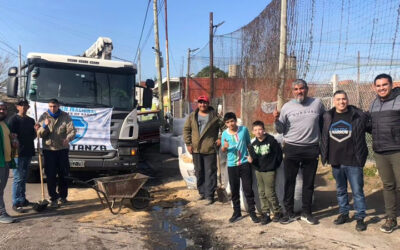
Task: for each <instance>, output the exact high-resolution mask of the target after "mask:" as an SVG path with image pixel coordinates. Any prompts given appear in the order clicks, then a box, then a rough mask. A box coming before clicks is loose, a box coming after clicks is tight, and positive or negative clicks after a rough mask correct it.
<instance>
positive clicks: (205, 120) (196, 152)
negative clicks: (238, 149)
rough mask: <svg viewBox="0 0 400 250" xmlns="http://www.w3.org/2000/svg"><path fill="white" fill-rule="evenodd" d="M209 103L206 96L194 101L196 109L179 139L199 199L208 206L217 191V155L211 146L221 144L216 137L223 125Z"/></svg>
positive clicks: (212, 201)
mask: <svg viewBox="0 0 400 250" xmlns="http://www.w3.org/2000/svg"><path fill="white" fill-rule="evenodd" d="M209 104H210V101H209V99H208V97H207V96H200V97H199V98H197V109H196V110H195V111H193V112H192V113H191V114H190V115H189V117H188V118H187V120H186V122H185V125H184V127H183V139H184V141H185V144H186V147H187V150H188V151H189V153H191V154H192V155H193V164H194V168H195V175H196V178H197V190H198V192H199V195H200V198H199V199H200V200H204V199H207V200H208V204H209V205H211V204H213V203H214V201H215V200H214V193H215V190H216V189H217V155H216V154H217V153H218V152H216V150H215V148H216V147H215V146H218V147H219V146H220V145H221V141H220V139H219V138H218V137H219V132H220V131H221V130H222V128H223V126H224V123H223V121H222V120H221V118H220V117H219V116H218V114H217V113H216V111H215V110H214V108H212V107H211V106H209Z"/></svg>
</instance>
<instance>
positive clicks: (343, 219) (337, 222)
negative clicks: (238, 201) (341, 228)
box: [333, 214, 349, 225]
mask: <svg viewBox="0 0 400 250" xmlns="http://www.w3.org/2000/svg"><path fill="white" fill-rule="evenodd" d="M348 220H349V214H339V216H338V217H337V218H336V220H334V221H333V224H335V225H342V224H344V223H346V222H347V221H348Z"/></svg>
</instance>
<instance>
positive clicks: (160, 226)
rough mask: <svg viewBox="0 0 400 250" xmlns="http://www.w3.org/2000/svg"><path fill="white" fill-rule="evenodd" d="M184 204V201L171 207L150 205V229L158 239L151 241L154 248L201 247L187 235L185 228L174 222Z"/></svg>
mask: <svg viewBox="0 0 400 250" xmlns="http://www.w3.org/2000/svg"><path fill="white" fill-rule="evenodd" d="M184 205H185V203H184V202H177V203H174V206H173V207H171V208H164V207H161V206H154V207H152V210H153V212H152V217H153V219H154V220H153V223H152V225H151V231H152V232H153V235H158V236H159V238H158V241H153V242H152V244H153V246H154V248H157V249H158V248H160V247H161V248H171V247H172V248H174V249H186V248H190V247H193V248H202V246H201V245H198V244H196V243H195V240H194V239H191V238H190V237H187V236H188V235H189V233H188V229H187V228H181V227H179V226H177V225H176V224H175V223H174V220H176V218H177V217H179V215H180V214H181V213H182V209H183V206H184ZM154 244H155V245H154Z"/></svg>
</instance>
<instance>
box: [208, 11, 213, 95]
mask: <svg viewBox="0 0 400 250" xmlns="http://www.w3.org/2000/svg"><path fill="white" fill-rule="evenodd" d="M213 40H214V24H213V13H212V12H210V41H209V44H210V99H211V101H212V99H213V97H214V48H213Z"/></svg>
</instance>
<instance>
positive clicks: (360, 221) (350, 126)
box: [321, 90, 368, 231]
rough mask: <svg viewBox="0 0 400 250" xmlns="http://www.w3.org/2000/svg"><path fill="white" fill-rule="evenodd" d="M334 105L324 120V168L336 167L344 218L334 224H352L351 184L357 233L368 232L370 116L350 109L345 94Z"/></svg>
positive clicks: (338, 95)
mask: <svg viewBox="0 0 400 250" xmlns="http://www.w3.org/2000/svg"><path fill="white" fill-rule="evenodd" d="M333 103H334V106H335V107H334V108H332V109H330V110H328V111H326V112H325V113H324V116H323V118H324V125H323V129H322V143H321V144H322V145H321V156H322V163H323V164H325V163H327V162H328V163H329V164H331V165H332V173H333V176H334V178H335V180H336V189H337V190H336V192H337V194H336V196H337V200H338V203H339V213H340V214H339V216H338V218H337V219H336V220H335V221H334V223H335V224H336V225H340V224H344V223H345V222H347V221H348V220H349V211H350V205H349V198H348V193H347V181H349V183H350V186H351V190H352V192H353V198H354V208H355V210H356V214H355V219H356V220H357V224H356V230H357V231H364V230H366V229H367V225H366V224H365V222H364V218H365V216H366V213H365V211H366V204H365V196H364V190H363V188H364V176H363V167H364V164H365V161H366V159H367V155H368V148H367V143H366V141H365V132H366V124H367V121H368V116H367V115H366V114H365V113H364V112H363V111H362V110H360V109H358V108H356V107H354V106H351V105H348V98H347V94H346V92H345V91H343V90H338V91H336V92H335V93H334V94H333Z"/></svg>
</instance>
